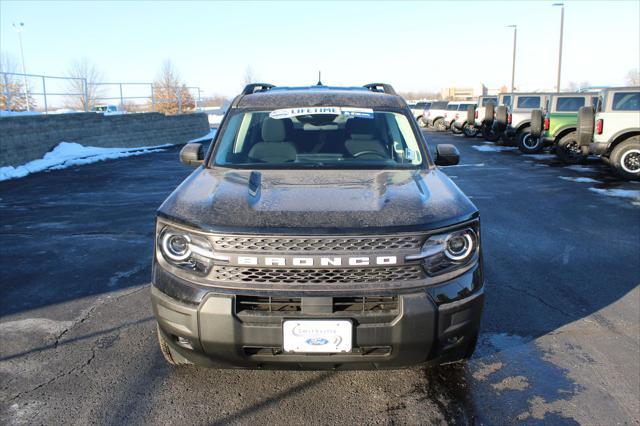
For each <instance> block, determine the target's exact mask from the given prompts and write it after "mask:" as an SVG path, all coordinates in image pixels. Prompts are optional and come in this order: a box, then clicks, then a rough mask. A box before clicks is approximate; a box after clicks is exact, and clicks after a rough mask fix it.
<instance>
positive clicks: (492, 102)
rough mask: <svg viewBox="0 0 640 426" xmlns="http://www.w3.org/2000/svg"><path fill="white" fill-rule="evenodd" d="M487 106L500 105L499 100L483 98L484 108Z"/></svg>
mask: <svg viewBox="0 0 640 426" xmlns="http://www.w3.org/2000/svg"><path fill="white" fill-rule="evenodd" d="M487 104H494V105H497V104H498V99H496V98H483V99H482V106H487Z"/></svg>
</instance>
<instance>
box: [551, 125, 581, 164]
mask: <svg viewBox="0 0 640 426" xmlns="http://www.w3.org/2000/svg"><path fill="white" fill-rule="evenodd" d="M556 155H557V156H558V158H560V160H562V162H563V163H565V164H580V163H583V162H584V161H585V160H586V159H587V156H586V155H584V154H583V153H582V150H581V149H580V145H579V144H578V133H577V132H571V133H567V134H566V135H564V136H563V137H562V138H560V140H559V141H558V145H557V146H556Z"/></svg>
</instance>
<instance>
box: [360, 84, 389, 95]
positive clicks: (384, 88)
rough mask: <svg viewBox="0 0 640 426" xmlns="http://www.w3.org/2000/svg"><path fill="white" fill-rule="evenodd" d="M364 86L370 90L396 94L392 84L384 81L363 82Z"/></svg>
mask: <svg viewBox="0 0 640 426" xmlns="http://www.w3.org/2000/svg"><path fill="white" fill-rule="evenodd" d="M364 87H366V88H367V89H369V90H371V91H372V92H382V93H386V94H388V95H395V94H396V91H395V90H394V89H393V86H392V85H390V84H386V83H369V84H365V85H364Z"/></svg>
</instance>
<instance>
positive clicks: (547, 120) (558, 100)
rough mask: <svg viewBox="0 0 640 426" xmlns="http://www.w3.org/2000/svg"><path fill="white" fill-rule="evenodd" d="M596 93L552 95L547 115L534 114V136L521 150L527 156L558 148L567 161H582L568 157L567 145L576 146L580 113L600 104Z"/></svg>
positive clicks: (532, 127) (532, 113)
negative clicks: (550, 147)
mask: <svg viewBox="0 0 640 426" xmlns="http://www.w3.org/2000/svg"><path fill="white" fill-rule="evenodd" d="M597 101H598V95H597V93H587V92H585V93H558V94H555V95H552V96H551V99H550V100H549V107H548V111H547V113H546V114H543V112H542V110H534V111H532V112H531V136H530V137H529V138H524V139H523V140H522V141H519V143H518V148H519V149H520V151H522V152H524V153H525V154H536V153H539V152H540V151H542V150H543V149H544V148H545V147H548V146H552V147H554V148H555V150H556V153H557V154H558V156H559V157H560V158H561V159H562V160H563V161H566V162H576V161H580V159H579V158H576V157H574V156H570V155H567V153H566V150H565V146H566V145H567V144H571V143H575V140H576V134H575V132H576V129H577V127H576V126H577V123H578V110H579V109H580V108H582V107H583V106H594V107H595V105H596V104H597Z"/></svg>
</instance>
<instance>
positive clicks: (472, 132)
mask: <svg viewBox="0 0 640 426" xmlns="http://www.w3.org/2000/svg"><path fill="white" fill-rule="evenodd" d="M462 133H464V136H465V137H466V138H475V137H476V136H477V135H478V129H476V128H475V127H474V126H473V125H472V124H469V123H464V127H463V128H462Z"/></svg>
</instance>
